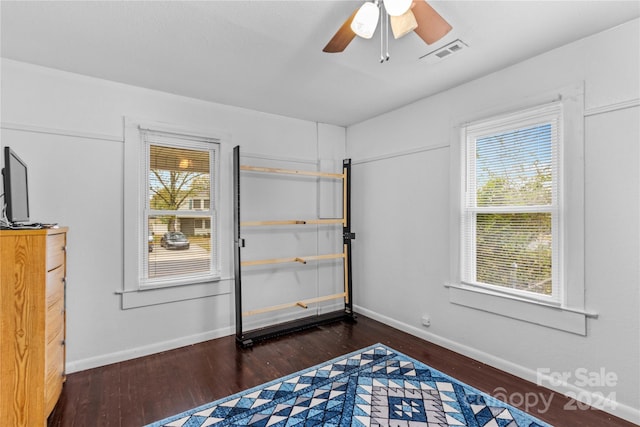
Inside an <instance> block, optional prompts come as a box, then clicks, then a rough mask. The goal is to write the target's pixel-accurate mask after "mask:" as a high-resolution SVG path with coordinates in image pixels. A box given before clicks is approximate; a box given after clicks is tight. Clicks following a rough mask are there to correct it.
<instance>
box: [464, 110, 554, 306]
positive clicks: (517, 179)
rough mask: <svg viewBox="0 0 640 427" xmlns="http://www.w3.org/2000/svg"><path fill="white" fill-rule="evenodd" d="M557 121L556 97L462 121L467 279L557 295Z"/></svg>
mask: <svg viewBox="0 0 640 427" xmlns="http://www.w3.org/2000/svg"><path fill="white" fill-rule="evenodd" d="M561 123H562V109H561V104H560V103H554V104H551V105H546V106H543V107H539V108H534V109H532V110H527V111H523V112H519V113H516V114H511V115H508V116H506V117H501V118H498V119H490V120H484V121H479V122H475V123H472V124H469V125H467V126H466V127H465V132H464V151H465V155H464V160H463V161H464V165H463V167H464V171H465V177H464V183H463V185H464V190H463V193H464V195H463V197H464V201H463V203H462V214H461V218H462V222H463V224H462V233H461V238H462V242H461V248H462V263H461V266H462V272H461V276H462V281H463V282H464V283H466V284H470V285H474V286H480V287H486V288H489V289H492V290H496V291H500V292H508V293H512V294H516V295H519V296H523V297H529V298H537V299H543V300H548V301H553V302H560V301H561V298H562V293H563V286H562V270H563V266H562V259H561V257H560V256H559V254H560V253H561V252H562V248H561V243H562V242H561V236H562V233H561V230H562V226H563V221H562V215H561V212H560V210H559V203H558V200H559V185H558V183H559V172H560V171H559V169H558V164H559V157H558V154H559V152H560V149H559V148H560V145H561V143H562V141H561V132H560V129H561Z"/></svg>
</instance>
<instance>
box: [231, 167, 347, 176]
mask: <svg viewBox="0 0 640 427" xmlns="http://www.w3.org/2000/svg"><path fill="white" fill-rule="evenodd" d="M240 170H243V171H250V172H267V173H282V174H288V175H304V176H319V177H324V178H336V179H344V177H345V175H344V173H329V172H316V171H305V170H297V169H280V168H265V167H261V166H249V165H240Z"/></svg>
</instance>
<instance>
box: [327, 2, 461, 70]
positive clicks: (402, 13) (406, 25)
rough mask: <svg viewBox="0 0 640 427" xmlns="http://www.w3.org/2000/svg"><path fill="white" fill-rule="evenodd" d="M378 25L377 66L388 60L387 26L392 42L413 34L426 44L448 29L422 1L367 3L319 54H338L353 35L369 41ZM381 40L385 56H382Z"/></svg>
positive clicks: (448, 26)
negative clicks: (378, 51) (378, 57)
mask: <svg viewBox="0 0 640 427" xmlns="http://www.w3.org/2000/svg"><path fill="white" fill-rule="evenodd" d="M383 5H384V7H383ZM387 16H388V17H389V18H388V19H387ZM378 21H380V27H381V28H380V29H381V31H380V62H383V61H384V60H389V52H388V50H389V49H388V48H389V23H390V24H391V29H392V32H393V36H394V37H395V38H396V39H399V38H400V37H403V36H405V35H406V34H408V33H410V32H411V31H414V32H415V33H416V34H417V35H418V36H420V38H421V39H422V40H424V42H425V43H427V44H432V43H434V42H437V41H438V40H440V39H441V38H442V37H444V36H445V35H446V34H447V33H448V32H449V31H451V28H452V27H451V25H450V24H449V23H448V22H447V21H446V20H445V19H444V18H442V16H440V14H439V13H438V12H436V10H435V9H434V8H433V7H431V6H430V5H429V4H428V3H427V2H426V1H425V0H373V1H367V2H365V3H364V4H363V5H362V6H360V7H359V8H358V9H356V10H355V11H354V12H353V13H352V14H351V16H350V17H349V18H347V20H346V21H345V22H344V24H342V26H341V27H340V28H339V29H338V31H337V32H336V33H335V35H334V36H333V38H332V39H331V40H329V43H327V45H326V46H325V47H324V49H322V51H323V52H328V53H337V52H342V51H344V50H345V49H346V47H347V46H348V45H349V43H351V41H352V40H353V39H354V38H355V36H356V35H358V36H360V37H363V38H365V39H370V38H371V37H373V33H374V32H375V30H376V27H377V26H378ZM385 37H386V48H387V53H386V56H385V55H384V54H383V50H384V47H385Z"/></svg>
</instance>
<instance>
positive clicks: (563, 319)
mask: <svg viewBox="0 0 640 427" xmlns="http://www.w3.org/2000/svg"><path fill="white" fill-rule="evenodd" d="M445 287H447V288H449V301H450V302H451V303H453V304H457V305H462V306H465V307H470V308H474V309H477V310H482V311H486V312H489V313H493V314H497V315H500V316H505V317H509V318H511V319H517V320H522V321H525V322H529V323H533V324H536V325H541V326H545V327H548V328H553V329H558V330H561V331H566V332H571V333H573V334H577V335H582V336H586V335H587V318H588V317H591V318H597V317H598V315H597V314H596V313H589V312H585V311H583V310H579V309H569V308H565V307H559V306H555V305H551V304H546V303H544V302H539V301H533V300H526V299H523V298H518V297H514V296H512V295H507V294H501V293H497V292H491V291H489V290H484V289H479V288H476V287H473V286H469V285H465V284H447V285H445Z"/></svg>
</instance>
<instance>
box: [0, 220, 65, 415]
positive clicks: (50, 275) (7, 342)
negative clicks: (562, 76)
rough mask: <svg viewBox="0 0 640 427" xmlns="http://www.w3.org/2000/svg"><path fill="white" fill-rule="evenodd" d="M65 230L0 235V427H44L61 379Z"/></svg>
mask: <svg viewBox="0 0 640 427" xmlns="http://www.w3.org/2000/svg"><path fill="white" fill-rule="evenodd" d="M66 243H67V229H66V228H53V229H43V230H0V279H1V282H0V309H1V310H2V311H1V312H0V322H1V323H0V426H29V427H31V426H46V423H47V417H48V416H49V414H50V413H51V411H52V410H53V407H54V406H55V404H56V402H57V401H58V397H59V396H60V393H61V391H62V384H63V383H64V380H65V373H64V372H65V371H64V366H65V321H66V319H65V283H66V281H65V277H66Z"/></svg>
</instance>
